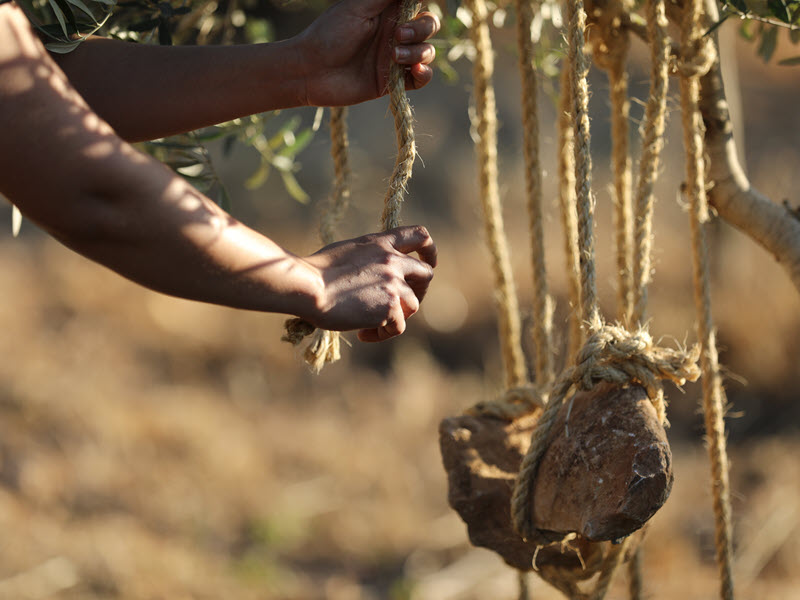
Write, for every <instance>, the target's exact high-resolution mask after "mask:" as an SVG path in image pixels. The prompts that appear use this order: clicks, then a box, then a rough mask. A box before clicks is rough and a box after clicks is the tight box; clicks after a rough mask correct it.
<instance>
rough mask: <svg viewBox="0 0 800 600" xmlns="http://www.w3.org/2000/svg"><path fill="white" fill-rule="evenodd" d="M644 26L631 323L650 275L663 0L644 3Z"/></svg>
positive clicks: (662, 113)
mask: <svg viewBox="0 0 800 600" xmlns="http://www.w3.org/2000/svg"><path fill="white" fill-rule="evenodd" d="M647 16H648V18H647V30H648V34H649V38H650V63H651V65H650V96H649V99H648V101H647V106H646V107H645V117H644V118H645V126H644V131H643V133H642V157H641V159H640V161H639V177H638V180H637V184H636V199H635V207H636V209H635V210H636V215H635V222H636V229H635V232H634V254H635V259H634V261H633V308H632V312H631V313H630V314H629V315H628V318H629V319H630V321H629V322H630V323H631V324H634V325H635V324H637V323H639V324H641V323H643V322H644V320H645V317H646V308H647V287H648V285H649V283H650V279H651V276H652V273H651V270H652V267H651V264H652V258H651V254H652V244H653V206H654V203H655V196H654V194H653V187H654V185H655V181H656V177H657V176H658V168H659V163H660V159H661V151H662V150H663V148H664V127H665V124H666V115H667V110H666V106H667V89H668V87H669V80H668V69H669V56H670V51H671V49H670V41H669V37H668V36H667V17H666V15H665V12H664V0H649V1H648V3H647Z"/></svg>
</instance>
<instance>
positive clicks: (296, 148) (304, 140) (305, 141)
mask: <svg viewBox="0 0 800 600" xmlns="http://www.w3.org/2000/svg"><path fill="white" fill-rule="evenodd" d="M313 139H314V131H313V130H312V129H311V128H310V127H309V128H308V129H304V130H303V131H301V132H300V133H298V134H297V135H296V136H295V138H294V143H293V144H291V145H289V146H286V148H284V149H282V150H281V151H280V152H278V155H279V156H297V155H298V154H300V152H302V151H303V150H305V149H306V147H307V146H308V145H309V144H310V143H311V140H313Z"/></svg>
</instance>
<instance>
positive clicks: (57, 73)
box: [0, 0, 438, 341]
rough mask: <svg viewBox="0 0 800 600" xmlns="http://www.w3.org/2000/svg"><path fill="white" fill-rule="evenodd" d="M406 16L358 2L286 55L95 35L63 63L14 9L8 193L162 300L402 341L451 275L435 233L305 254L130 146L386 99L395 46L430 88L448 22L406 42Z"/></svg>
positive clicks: (0, 114)
mask: <svg viewBox="0 0 800 600" xmlns="http://www.w3.org/2000/svg"><path fill="white" fill-rule="evenodd" d="M396 10H397V6H396V4H395V3H394V2H393V1H392V0H344V2H342V3H340V4H338V5H336V6H333V7H332V8H331V9H329V10H328V11H327V12H326V13H325V14H323V15H322V16H321V17H320V18H319V19H318V20H317V21H316V22H315V23H314V24H312V25H311V26H310V27H309V28H308V29H307V30H306V31H305V32H303V33H302V34H300V35H299V36H297V37H296V38H293V39H292V40H287V41H285V42H279V43H277V44H264V45H253V46H241V47H233V48H157V47H147V46H136V45H131V44H125V43H121V42H111V41H108V40H102V39H93V40H90V41H88V42H86V43H85V44H82V45H81V46H80V47H79V49H78V50H76V51H75V52H74V53H73V54H70V55H67V56H65V57H61V58H59V64H57V63H56V62H55V61H54V59H53V58H52V57H51V56H50V55H49V53H48V52H47V51H46V50H45V49H44V47H43V46H42V44H41V42H40V41H39V39H38V38H37V37H36V36H35V35H34V33H33V31H32V30H31V27H30V25H29V23H28V21H27V19H26V17H25V16H24V14H23V13H22V11H21V10H20V9H19V8H18V7H17V6H16V5H15V4H14V3H10V4H3V5H0V130H1V131H3V135H2V136H0V193H2V194H3V195H5V196H6V197H7V198H8V199H9V200H11V201H12V202H13V203H14V204H15V205H16V206H17V207H18V208H19V209H20V211H21V212H22V213H23V214H24V215H25V216H26V217H27V218H29V219H30V220H32V221H34V222H35V223H37V224H38V225H39V226H40V227H42V228H43V229H45V230H46V231H48V232H49V233H50V234H51V235H53V236H54V237H55V238H57V239H58V240H60V241H61V242H62V243H63V244H65V245H66V246H68V247H70V248H72V249H74V250H75V251H77V252H79V253H81V254H83V255H84V256H86V257H88V258H90V259H91V260H94V261H96V262H98V263H100V264H103V265H105V266H107V267H109V268H111V269H112V270H114V271H116V272H117V273H119V274H120V275H122V276H124V277H127V278H129V279H131V280H133V281H135V282H137V283H139V284H141V285H144V286H146V287H149V288H151V289H154V290H157V291H160V292H164V293H167V294H171V295H174V296H179V297H183V298H188V299H192V300H199V301H204V302H211V303H215V304H220V305H224V306H230V307H234V308H242V309H250V310H258V311H265V312H277V313H284V314H291V315H296V316H299V317H302V318H304V319H306V320H308V321H310V322H311V323H313V324H314V325H316V326H318V327H322V328H325V329H332V330H359V338H360V339H361V340H363V341H381V340H385V339H388V338H390V337H393V336H395V335H399V334H401V333H403V331H404V330H405V328H406V320H407V319H408V318H409V317H410V316H411V315H413V314H414V313H415V312H416V311H417V310H418V308H419V303H420V301H421V300H422V298H423V297H424V295H425V292H426V290H427V288H428V284H429V283H430V280H431V278H432V276H433V267H434V266H435V265H436V246H435V245H434V243H433V241H432V239H431V237H430V235H429V234H428V232H427V230H425V228H424V227H419V226H412V227H400V228H397V229H394V230H391V231H388V232H384V233H378V234H371V235H367V236H363V237H360V238H357V239H353V240H346V241H343V242H339V243H336V244H332V245H330V246H327V247H325V248H323V249H321V250H320V251H318V252H316V253H315V254H313V255H311V256H307V257H300V256H297V255H295V254H293V253H291V252H289V251H287V250H285V249H283V248H281V247H280V246H279V245H277V244H276V243H274V242H273V241H272V240H270V239H269V238H267V237H265V236H263V235H261V234H260V233H258V232H255V231H253V230H252V229H250V228H248V227H247V226H245V225H244V224H242V223H240V222H238V221H236V220H235V219H233V218H232V217H231V216H230V215H228V214H227V213H225V212H224V211H222V210H221V209H220V208H219V207H218V206H216V205H215V204H214V203H213V202H212V201H211V200H209V199H208V198H206V197H205V196H203V195H202V194H200V193H199V192H198V191H197V190H195V189H194V188H192V187H191V186H190V185H188V184H187V183H186V182H185V181H184V180H183V179H182V178H180V177H178V176H176V175H174V174H173V173H172V172H171V171H170V170H169V169H167V168H166V167H165V166H164V165H162V164H160V163H158V162H157V161H155V160H153V159H151V158H150V157H148V156H145V155H143V154H141V153H140V152H138V151H137V150H135V149H134V148H133V147H132V146H130V145H129V143H128V142H130V141H133V140H142V139H148V138H154V137H162V136H165V135H168V134H170V133H176V132H179V131H186V130H190V129H194V128H197V127H200V126H203V125H208V124H211V123H216V122H219V121H222V120H226V119H230V118H234V117H236V116H241V115H244V114H248V113H251V112H257V111H263V110H270V109H274V108H281V107H287V106H298V105H304V104H315V105H337V104H349V103H355V102H363V101H366V100H370V99H373V98H376V97H378V96H380V95H382V94H383V93H384V91H385V89H386V77H387V73H388V70H389V65H390V61H391V60H392V59H393V58H392V57H393V56H397V55H396V54H393V52H395V51H394V50H392V44H390V43H389V42H390V40H392V39H394V40H396V41H398V42H399V43H401V45H402V47H403V48H405V49H407V50H408V56H407V57H405V58H400V59H398V62H401V64H404V65H407V73H408V79H407V87H409V88H418V87H422V86H424V85H425V84H426V83H427V82H428V81H430V78H431V71H430V67H429V66H428V63H430V61H431V60H432V59H433V49H432V47H431V46H430V45H429V44H427V43H426V42H425V40H426V39H427V38H428V37H430V36H431V35H433V34H434V33H435V32H436V31H437V30H438V22H437V21H436V19H435V17H433V16H432V15H430V14H427V13H424V14H422V15H421V16H420V17H419V18H418V19H417V20H416V21H414V22H413V23H412V24H411V25H410V26H408V29H409V33H408V35H406V36H404V34H403V29H404V28H400V29H397V28H396V27H395V26H394V25H393V23H394V20H393V17H394V15H395V14H396ZM104 65H108V66H111V65H114V66H115V68H114V69H111V68H103V66H104ZM199 89H202V92H203V93H201V94H198V93H197V90H199ZM156 91H158V93H156ZM156 98H158V100H157V101H156V100H155V99H156ZM164 98H166V100H164ZM413 254H416V256H412V255H413Z"/></svg>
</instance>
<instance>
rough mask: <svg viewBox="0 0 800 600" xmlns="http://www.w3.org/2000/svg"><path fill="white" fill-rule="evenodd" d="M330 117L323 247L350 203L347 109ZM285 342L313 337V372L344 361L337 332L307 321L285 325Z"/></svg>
mask: <svg viewBox="0 0 800 600" xmlns="http://www.w3.org/2000/svg"><path fill="white" fill-rule="evenodd" d="M330 114H331V118H330V128H331V156H332V157H333V173H334V184H333V191H332V193H331V196H330V198H329V199H328V202H327V204H326V206H325V207H324V208H323V210H322V213H321V215H320V228H319V234H320V235H319V237H320V240H321V242H322V245H323V246H327V245H328V244H332V243H333V242H334V241H336V227H337V225H338V224H339V222H340V221H341V220H342V217H343V216H344V213H345V211H346V210H347V207H348V205H349V204H350V175H351V172H350V163H349V159H348V149H349V146H350V142H349V140H348V137H347V108H346V107H332V108H331V113H330ZM285 329H286V333H285V334H284V336H283V338H281V339H282V340H284V341H287V342H289V343H291V344H292V345H294V346H297V345H299V344H300V343H301V342H302V341H303V339H305V337H307V336H309V335H311V342H310V343H309V345H308V347H307V348H306V349H305V352H304V353H303V358H304V360H305V361H306V363H307V364H308V365H309V366H310V367H311V370H312V371H313V372H314V373H319V372H320V371H321V370H322V368H323V367H324V366H325V365H326V364H327V363H332V362H336V361H337V360H339V359H340V358H341V351H340V349H341V335H340V333H339V332H338V331H328V330H326V329H317V328H315V327H314V326H313V325H311V323H309V322H308V321H305V320H304V319H299V318H294V319H288V320H287V321H286V323H285Z"/></svg>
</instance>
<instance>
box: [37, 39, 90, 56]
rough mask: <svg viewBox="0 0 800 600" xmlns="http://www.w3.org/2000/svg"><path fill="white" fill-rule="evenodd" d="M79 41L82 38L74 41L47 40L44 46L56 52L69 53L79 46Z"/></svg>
mask: <svg viewBox="0 0 800 600" xmlns="http://www.w3.org/2000/svg"><path fill="white" fill-rule="evenodd" d="M81 41H82V40H75V41H74V42H48V43H46V44H45V45H44V47H45V48H47V49H48V50H49V51H50V52H54V53H56V54H69V53H70V52H72V51H73V50H75V48H77V47H78V46H80V44H81Z"/></svg>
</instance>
